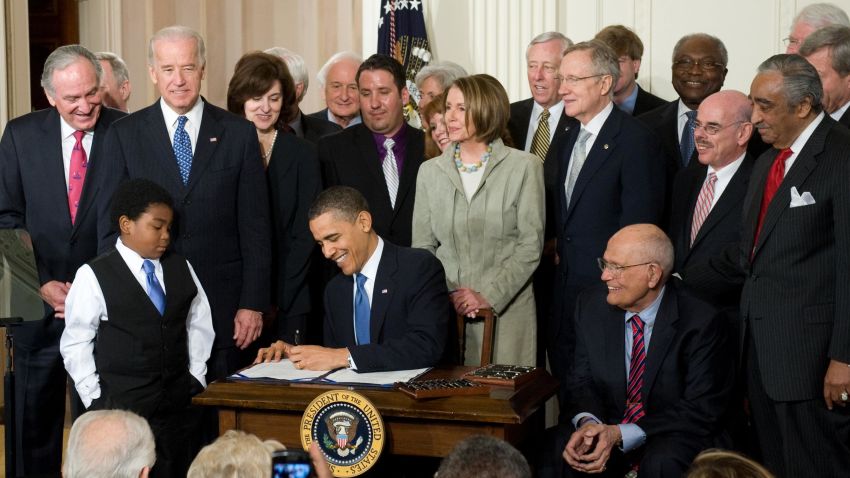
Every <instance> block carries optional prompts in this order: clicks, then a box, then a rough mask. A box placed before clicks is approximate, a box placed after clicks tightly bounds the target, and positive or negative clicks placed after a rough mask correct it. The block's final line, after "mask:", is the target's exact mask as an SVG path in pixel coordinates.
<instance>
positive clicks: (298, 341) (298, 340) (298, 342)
mask: <svg viewBox="0 0 850 478" xmlns="http://www.w3.org/2000/svg"><path fill="white" fill-rule="evenodd" d="M293 345H301V330H300V329H295V338H294V340H293Z"/></svg>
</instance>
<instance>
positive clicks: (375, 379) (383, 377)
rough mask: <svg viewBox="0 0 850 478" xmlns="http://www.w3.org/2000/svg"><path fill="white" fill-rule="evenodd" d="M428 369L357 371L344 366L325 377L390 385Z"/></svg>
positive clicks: (407, 379)
mask: <svg viewBox="0 0 850 478" xmlns="http://www.w3.org/2000/svg"><path fill="white" fill-rule="evenodd" d="M427 371H428V368H420V369H416V370H397V371H394V372H370V373H357V372H356V371H354V370H351V369H348V368H344V369H340V370H337V371H336V372H333V373H332V374H330V375H328V376H327V377H325V378H326V379H327V380H328V381H332V382H337V383H361V384H366V385H385V386H388V385H392V384H394V383H396V382H407V381H409V380H412V379H414V378H416V377H418V376H419V375H421V374H423V373H425V372H427Z"/></svg>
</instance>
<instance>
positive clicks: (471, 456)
mask: <svg viewBox="0 0 850 478" xmlns="http://www.w3.org/2000/svg"><path fill="white" fill-rule="evenodd" d="M435 476H436V477H437V478H467V477H470V476H474V477H476V478H531V469H530V468H529V467H528V463H527V462H526V461H525V458H524V457H523V456H522V453H520V452H519V451H518V450H517V449H516V448H514V447H513V446H511V445H510V444H509V443H508V442H506V441H504V440H500V439H498V438H494V437H491V436H486V435H475V436H471V437H469V438H467V439H465V440H463V441H461V442H460V443H458V444H457V445H455V447H454V449H452V451H451V452H449V454H448V455H446V457H445V458H443V462H442V463H440V469H439V470H437V474H436V475H435Z"/></svg>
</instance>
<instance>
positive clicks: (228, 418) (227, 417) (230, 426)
mask: <svg viewBox="0 0 850 478" xmlns="http://www.w3.org/2000/svg"><path fill="white" fill-rule="evenodd" d="M236 429H237V428H236V410H234V409H232V408H219V409H218V435H219V436H221V435H224V432H226V431H227V430H236Z"/></svg>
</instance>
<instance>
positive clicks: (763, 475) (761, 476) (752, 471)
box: [687, 449, 773, 478]
mask: <svg viewBox="0 0 850 478" xmlns="http://www.w3.org/2000/svg"><path fill="white" fill-rule="evenodd" d="M687 478H773V475H772V474H771V473H770V472H769V471H767V469H766V468H765V467H763V466H761V465H760V464H758V463H756V462H755V461H754V460H751V459H749V458H747V457H745V456H744V455H741V454H739V453H736V452H734V451H729V450H716V449H711V450H705V451H704V452H702V453H700V454H699V455H697V457H696V459H695V460H694V462H693V463H692V464H691V468H690V469H689V470H688V474H687Z"/></svg>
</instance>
